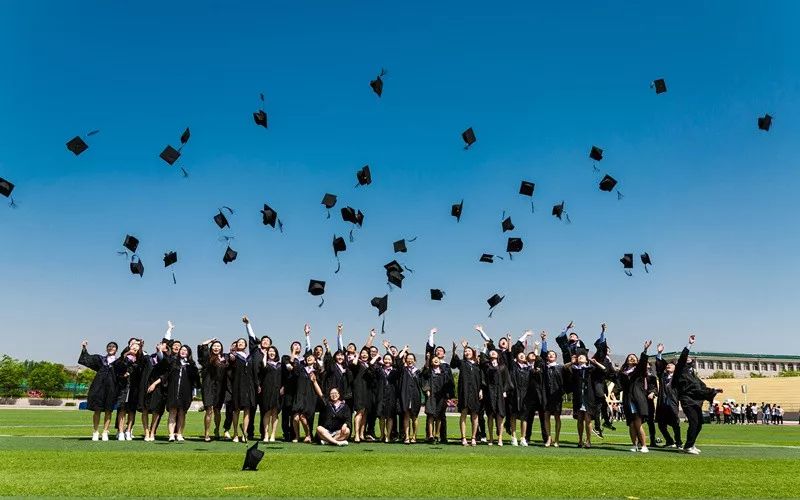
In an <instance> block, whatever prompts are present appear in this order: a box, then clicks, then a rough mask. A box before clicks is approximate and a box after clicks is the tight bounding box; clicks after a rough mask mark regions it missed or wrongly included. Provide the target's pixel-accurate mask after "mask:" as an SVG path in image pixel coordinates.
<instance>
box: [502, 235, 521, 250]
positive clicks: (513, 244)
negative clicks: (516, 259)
mask: <svg viewBox="0 0 800 500" xmlns="http://www.w3.org/2000/svg"><path fill="white" fill-rule="evenodd" d="M521 251H522V238H509V239H508V243H507V244H506V252H508V253H515V252H521Z"/></svg>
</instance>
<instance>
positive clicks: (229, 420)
mask: <svg viewBox="0 0 800 500" xmlns="http://www.w3.org/2000/svg"><path fill="white" fill-rule="evenodd" d="M231 425H233V405H232V404H230V403H225V421H224V422H223V423H222V430H223V431H225V432H228V431H229V430H231Z"/></svg>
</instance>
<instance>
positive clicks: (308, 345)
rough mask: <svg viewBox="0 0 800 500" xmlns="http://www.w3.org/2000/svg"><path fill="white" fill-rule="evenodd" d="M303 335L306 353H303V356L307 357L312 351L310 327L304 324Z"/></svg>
mask: <svg viewBox="0 0 800 500" xmlns="http://www.w3.org/2000/svg"><path fill="white" fill-rule="evenodd" d="M303 333H304V334H305V336H306V352H305V354H304V355H305V356H308V353H310V352H311V351H312V348H311V325H309V324H308V323H306V324H305V326H303Z"/></svg>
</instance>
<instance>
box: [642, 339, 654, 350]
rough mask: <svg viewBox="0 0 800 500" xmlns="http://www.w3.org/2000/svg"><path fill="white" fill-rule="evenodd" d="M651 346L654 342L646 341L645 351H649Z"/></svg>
mask: <svg viewBox="0 0 800 500" xmlns="http://www.w3.org/2000/svg"><path fill="white" fill-rule="evenodd" d="M651 345H653V341H652V340H645V341H644V350H645V351H646V350H648V349H649V348H650V346H651Z"/></svg>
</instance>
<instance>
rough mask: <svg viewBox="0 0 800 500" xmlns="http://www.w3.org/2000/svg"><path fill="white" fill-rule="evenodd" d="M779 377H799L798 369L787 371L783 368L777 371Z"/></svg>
mask: <svg viewBox="0 0 800 500" xmlns="http://www.w3.org/2000/svg"><path fill="white" fill-rule="evenodd" d="M778 376H779V377H800V371H788V370H783V371H782V372H780V373H778Z"/></svg>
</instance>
